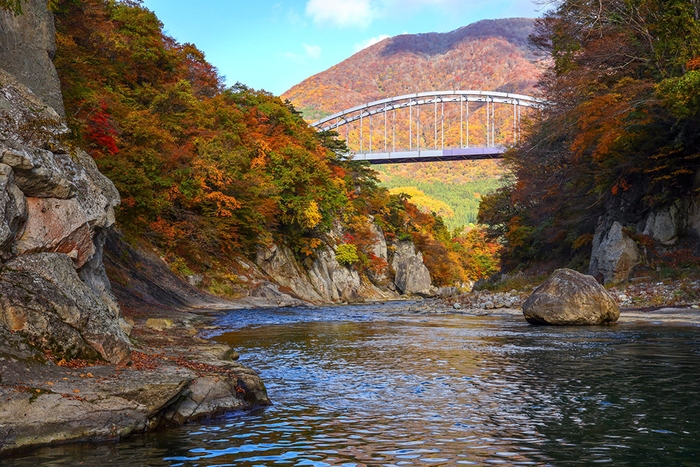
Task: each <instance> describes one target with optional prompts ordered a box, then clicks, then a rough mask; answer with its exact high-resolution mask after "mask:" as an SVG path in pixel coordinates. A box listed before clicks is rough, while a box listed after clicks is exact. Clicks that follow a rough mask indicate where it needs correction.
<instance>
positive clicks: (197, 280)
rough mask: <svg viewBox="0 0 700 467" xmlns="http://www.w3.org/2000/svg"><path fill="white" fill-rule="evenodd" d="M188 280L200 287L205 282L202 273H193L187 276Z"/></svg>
mask: <svg viewBox="0 0 700 467" xmlns="http://www.w3.org/2000/svg"><path fill="white" fill-rule="evenodd" d="M187 282H189V284H190V285H191V286H192V287H197V288H199V287H201V286H202V283H203V282H204V276H202V275H201V274H191V275H189V276H187Z"/></svg>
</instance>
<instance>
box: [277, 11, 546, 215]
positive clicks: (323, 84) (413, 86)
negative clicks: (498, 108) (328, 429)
mask: <svg viewBox="0 0 700 467" xmlns="http://www.w3.org/2000/svg"><path fill="white" fill-rule="evenodd" d="M533 30H534V19H530V18H509V19H496V20H484V21H479V22H477V23H473V24H470V25H468V26H464V27H462V28H459V29H457V30H454V31H451V32H448V33H428V34H405V35H401V36H396V37H392V38H389V39H385V40H384V41H382V42H379V43H377V44H375V45H373V46H371V47H368V48H366V49H364V50H361V51H360V52H358V53H356V54H355V55H353V56H352V57H350V58H348V59H347V60H345V61H343V62H341V63H339V64H338V65H335V66H334V67H332V68H329V69H328V70H326V71H324V72H322V73H319V74H317V75H314V76H312V77H310V78H308V79H306V80H304V81H303V82H301V83H299V84H297V85H296V86H294V87H292V88H291V89H290V90H288V91H287V92H285V93H284V94H283V95H282V97H283V98H286V99H288V100H289V101H291V102H292V104H293V105H294V106H295V107H296V108H297V109H298V110H300V111H301V112H302V114H303V115H304V117H305V118H306V119H307V120H308V121H315V120H318V119H320V118H322V117H324V116H326V115H330V114H333V113H335V112H339V111H342V110H344V109H348V108H351V107H354V106H356V105H360V104H363V103H367V102H372V101H374V100H378V99H382V98H388V97H393V96H398V95H402V94H410V93H416V92H423V91H437V90H453V89H462V90H470V89H480V90H487V91H504V92H516V93H523V94H530V95H532V94H536V89H535V85H536V83H537V80H538V79H539V77H540V74H541V70H542V61H541V60H540V57H538V56H536V55H535V54H534V52H533V51H532V50H531V49H530V48H529V47H528V36H529V35H530V34H532V32H533ZM446 118H447V119H448V121H449V119H450V118H452V119H454V118H457V119H458V118H459V113H457V114H451V115H447V114H446ZM472 122H473V124H474V128H476V127H477V125H479V124H481V125H483V124H484V122H485V119H484V115H483V110H482V111H481V112H475V114H474V115H473V116H472ZM505 127H508V125H505ZM426 128H427V126H426ZM341 133H342V132H341ZM475 133H476V132H475ZM481 133H483V132H481ZM351 139H352V137H351ZM404 139H405V138H404ZM375 167H377V168H378V170H379V172H380V178H381V180H382V182H383V184H384V185H385V186H387V187H388V188H398V187H413V188H417V189H419V190H420V191H422V192H424V193H425V194H426V195H429V196H431V197H433V198H435V199H437V200H439V201H442V202H444V203H447V204H448V205H449V207H450V208H451V209H452V211H453V212H454V214H453V215H449V214H447V215H445V221H446V223H447V225H448V227H450V228H457V227H459V226H462V225H468V224H470V223H474V222H476V214H477V210H478V206H479V200H480V198H481V195H483V194H486V193H489V192H491V191H493V190H495V189H496V188H498V186H500V180H499V179H500V178H501V176H502V174H503V169H502V168H501V165H500V162H498V161H478V162H473V161H464V162H440V163H435V162H434V163H417V164H411V165H410V166H406V165H386V166H375Z"/></svg>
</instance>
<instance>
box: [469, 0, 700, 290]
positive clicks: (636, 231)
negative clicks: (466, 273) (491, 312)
mask: <svg viewBox="0 0 700 467" xmlns="http://www.w3.org/2000/svg"><path fill="white" fill-rule="evenodd" d="M533 39H534V44H535V45H537V46H538V47H539V48H540V49H541V50H543V51H544V52H546V53H547V54H549V55H551V56H552V58H553V59H554V64H553V65H554V66H553V67H552V68H551V69H549V70H548V72H547V73H546V74H545V75H544V76H543V78H542V81H541V88H542V90H543V93H544V95H545V97H546V99H547V100H548V101H549V102H550V103H551V104H550V105H548V106H547V108H546V109H545V111H544V112H543V113H542V114H541V116H540V117H539V118H537V119H535V120H534V121H533V125H532V128H531V131H530V134H529V136H528V137H527V138H526V139H525V141H524V142H523V143H522V144H520V145H519V146H518V147H517V148H515V150H514V151H512V153H511V154H510V155H509V156H508V157H507V159H506V160H507V162H508V166H509V167H510V168H511V169H512V171H513V172H514V174H515V178H514V179H513V181H512V183H509V184H508V185H507V186H505V187H504V188H502V189H501V190H499V191H498V192H497V193H496V194H494V195H491V196H488V197H486V199H485V201H484V203H483V204H482V207H481V213H480V218H481V220H482V221H484V222H486V223H488V224H489V225H490V226H491V233H492V235H493V236H494V237H499V238H502V239H504V241H505V242H506V248H507V257H506V259H507V265H509V266H510V267H518V266H521V267H522V266H527V265H531V264H536V263H542V262H547V261H548V262H550V263H554V264H566V263H567V262H568V264H570V265H572V266H576V267H578V268H580V269H585V268H586V267H587V266H588V265H589V259H590V267H589V272H590V273H591V274H594V275H600V276H601V277H602V278H604V280H605V281H606V282H616V281H620V280H626V279H627V278H628V277H629V275H630V273H634V271H633V269H634V268H635V267H637V266H638V269H639V268H642V269H644V270H645V271H644V274H654V273H658V272H659V271H663V270H664V268H667V267H668V266H670V268H671V269H673V270H676V271H683V270H686V269H687V268H691V269H692V268H695V269H697V267H698V265H700V260H699V258H698V256H699V254H700V251H698V249H699V248H700V242H698V233H700V210H698V208H697V206H698V190H699V189H700V178H699V176H700V132H698V128H700V98H699V96H700V5H699V4H698V2H697V1H676V0H669V1H664V2H648V1H644V0H635V1H632V2H622V1H614V0H613V1H605V2H598V1H589V0H563V1H561V2H559V3H558V4H557V7H556V8H555V9H553V10H551V11H550V12H548V13H547V14H545V15H544V17H543V18H541V19H539V20H537V23H536V33H535V35H534V38H533Z"/></svg>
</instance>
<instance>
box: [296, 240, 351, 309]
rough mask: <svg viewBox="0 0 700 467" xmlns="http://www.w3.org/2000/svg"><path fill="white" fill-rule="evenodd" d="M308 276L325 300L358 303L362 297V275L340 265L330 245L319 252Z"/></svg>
mask: <svg viewBox="0 0 700 467" xmlns="http://www.w3.org/2000/svg"><path fill="white" fill-rule="evenodd" d="M308 276H309V280H310V282H311V285H312V286H313V287H314V289H315V290H316V291H317V292H318V293H319V295H321V297H323V298H324V299H325V300H328V301H333V302H337V301H345V302H356V301H358V299H359V297H360V295H359V293H358V290H359V289H360V285H361V280H360V274H359V273H358V272H357V271H355V270H354V269H350V268H348V267H345V266H343V265H341V264H340V263H338V260H337V259H335V251H333V249H332V248H331V247H330V246H328V245H326V246H325V247H323V248H321V249H319V251H318V252H317V254H316V259H315V260H314V262H313V264H312V265H311V268H310V269H309V273H308Z"/></svg>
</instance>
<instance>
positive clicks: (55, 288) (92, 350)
mask: <svg viewBox="0 0 700 467" xmlns="http://www.w3.org/2000/svg"><path fill="white" fill-rule="evenodd" d="M119 320H120V316H118V315H117V316H115V315H114V311H113V310H110V309H109V307H107V305H105V303H104V302H102V301H101V300H100V299H99V298H98V297H97V296H96V295H95V293H94V292H93V291H92V289H90V287H88V286H87V285H86V284H85V283H84V282H83V281H82V280H80V277H79V276H78V274H77V272H76V271H75V268H74V266H73V262H72V261H71V259H70V258H69V257H68V256H67V255H65V254H60V253H39V254H34V255H23V256H19V257H18V258H15V259H13V260H11V261H9V262H7V263H6V264H5V266H4V268H3V270H2V273H1V274H0V322H2V323H4V324H5V326H6V327H7V328H8V329H10V330H12V331H19V332H21V333H23V334H25V335H26V336H27V337H28V338H29V339H30V340H31V341H32V342H33V343H34V344H35V345H37V346H39V347H41V348H46V349H48V350H51V351H52V352H54V353H55V355H56V356H57V357H59V358H61V357H62V358H66V359H69V358H75V357H78V358H91V359H92V358H94V357H95V356H96V355H99V356H100V357H102V358H103V359H105V360H106V361H108V362H111V363H114V364H118V363H124V362H126V361H128V360H129V358H130V355H131V347H130V344H129V339H128V337H127V336H126V335H125V334H124V332H123V331H122V329H121V328H120V326H119Z"/></svg>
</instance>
